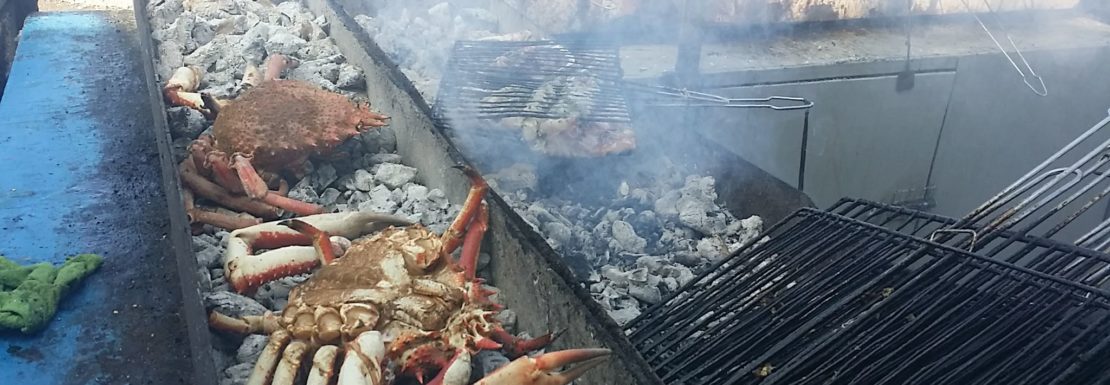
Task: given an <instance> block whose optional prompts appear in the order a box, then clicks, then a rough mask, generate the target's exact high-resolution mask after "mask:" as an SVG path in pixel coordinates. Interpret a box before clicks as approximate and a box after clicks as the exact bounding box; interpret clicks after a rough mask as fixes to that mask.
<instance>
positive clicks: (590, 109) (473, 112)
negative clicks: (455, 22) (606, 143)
mask: <svg viewBox="0 0 1110 385" xmlns="http://www.w3.org/2000/svg"><path fill="white" fill-rule="evenodd" d="M622 76H623V75H622V72H621V67H620V55H619V51H618V48H617V47H616V46H615V45H613V44H611V43H607V42H591V41H586V40H578V39H571V40H565V41H511V42H505V41H458V42H456V43H455V47H454V50H453V53H452V55H451V58H450V60H449V61H448V63H447V70H446V71H445V73H444V76H443V80H442V82H441V84H440V91H439V95H438V96H437V98H436V100H437V102H436V109H437V114H438V115H439V116H440V117H441V118H446V119H450V120H458V119H501V118H509V117H531V118H547V119H558V118H565V117H567V116H568V113H567V110H568V109H569V110H573V111H575V112H577V113H574V114H573V115H575V116H577V117H578V118H579V119H581V120H584V121H598V122H630V121H631V118H630V116H629V112H628V105H627V102H626V100H625V93H624V92H625V91H624V87H623V86H622V83H621V79H622Z"/></svg>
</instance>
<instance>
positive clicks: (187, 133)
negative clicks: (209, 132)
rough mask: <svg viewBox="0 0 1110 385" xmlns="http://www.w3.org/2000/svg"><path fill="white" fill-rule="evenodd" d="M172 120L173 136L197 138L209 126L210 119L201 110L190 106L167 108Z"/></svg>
mask: <svg viewBox="0 0 1110 385" xmlns="http://www.w3.org/2000/svg"><path fill="white" fill-rule="evenodd" d="M167 112H168V113H169V121H170V134H171V135H172V136H173V137H175V138H176V137H184V138H196V137H197V136H200V133H201V132H204V130H205V129H206V128H208V121H207V119H205V118H204V115H201V113H200V111H197V110H194V109H192V108H188V107H172V108H169V109H168V110H167Z"/></svg>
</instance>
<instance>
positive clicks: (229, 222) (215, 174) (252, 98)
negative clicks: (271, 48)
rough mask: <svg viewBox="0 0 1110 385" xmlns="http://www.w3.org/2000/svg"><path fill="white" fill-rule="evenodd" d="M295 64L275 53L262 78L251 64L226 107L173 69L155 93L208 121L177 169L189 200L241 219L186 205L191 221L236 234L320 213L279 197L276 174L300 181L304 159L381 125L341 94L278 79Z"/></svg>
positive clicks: (195, 77)
mask: <svg viewBox="0 0 1110 385" xmlns="http://www.w3.org/2000/svg"><path fill="white" fill-rule="evenodd" d="M296 65H298V63H297V62H296V61H295V60H293V59H291V58H288V57H286V56H283V55H280V54H275V55H271V56H270V57H268V58H267V59H266V66H265V68H266V71H265V76H263V75H262V74H260V73H259V71H258V70H257V69H256V68H255V67H253V66H251V67H248V68H247V71H246V72H245V74H244V76H243V87H244V88H245V89H246V91H244V92H243V93H242V94H241V95H240V96H239V97H238V98H236V99H235V100H233V101H223V100H216V99H214V98H212V97H210V96H209V95H207V94H200V93H196V90H197V87H198V85H199V83H200V72H199V70H197V69H196V68H192V67H181V68H179V69H177V70H176V71H175V72H174V74H173V76H172V77H171V78H170V79H169V80H168V81H167V82H166V86H165V87H164V88H163V94H164V96H165V98H166V99H167V100H168V101H169V103H170V104H173V105H177V106H185V107H189V108H192V109H195V110H198V111H200V112H201V113H202V114H204V115H205V117H207V118H208V119H214V120H215V121H214V122H213V124H212V131H211V134H210V135H209V134H205V135H201V136H200V137H199V138H197V139H196V140H195V141H193V143H192V144H191V145H190V148H189V151H190V153H191V155H192V156H191V157H190V158H189V159H186V160H185V161H184V162H182V163H181V164H180V165H179V170H178V171H179V173H180V174H181V177H182V182H183V184H184V185H185V187H186V188H187V189H189V190H190V194H189V195H188V196H187V198H191V197H192V194H196V195H198V196H200V197H203V198H206V199H208V200H210V201H213V202H216V203H218V204H220V205H223V206H226V207H228V208H230V209H234V210H238V211H241V212H243V213H245V214H248V215H249V216H237V215H227V214H226V213H221V212H212V211H204V210H200V209H196V208H195V207H193V202H191V201H188V200H187V201H186V205H187V208H188V209H189V214H190V218H191V220H192V221H193V223H198V222H200V223H208V224H211V225H215V226H219V227H224V228H227V229H232V230H234V229H238V228H242V227H246V226H249V225H254V224H258V223H260V222H261V221H260V220H258V219H255V218H254V217H261V218H265V219H275V218H277V217H278V216H279V215H280V213H281V211H282V210H284V211H289V212H292V213H295V214H297V215H302V216H303V215H313V214H319V213H322V212H323V208H322V207H320V206H317V205H314V204H309V203H306V202H302V201H298V200H295V199H292V198H289V197H287V196H285V192H287V191H288V184H287V182H286V181H285V180H284V179H283V178H282V177H281V174H283V173H284V174H292V175H293V176H294V177H297V178H300V177H303V176H304V173H305V172H304V166H305V162H306V161H307V160H308V159H309V157H312V156H325V155H329V154H330V153H331V152H332V151H333V150H335V148H336V147H337V146H339V144H341V143H343V142H344V141H346V140H347V139H349V138H350V137H352V136H355V135H358V134H360V133H362V132H363V131H365V130H367V129H372V128H377V127H382V126H385V125H386V120H388V119H389V118H388V117H387V116H384V115H381V114H378V113H375V112H373V111H371V110H370V106H369V104H355V103H352V102H351V101H350V100H348V99H347V98H346V97H345V96H343V95H340V94H338V93H333V92H329V91H325V90H323V89H321V88H320V87H317V86H315V85H312V84H310V83H307V82H303V81H299V80H288V79H279V78H280V76H281V73H282V72H283V71H284V70H285V69H286V68H289V67H293V66H296Z"/></svg>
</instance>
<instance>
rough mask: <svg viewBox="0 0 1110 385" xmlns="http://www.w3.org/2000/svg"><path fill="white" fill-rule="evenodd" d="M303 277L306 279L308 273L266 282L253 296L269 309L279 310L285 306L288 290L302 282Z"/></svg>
mask: <svg viewBox="0 0 1110 385" xmlns="http://www.w3.org/2000/svg"><path fill="white" fill-rule="evenodd" d="M305 279H308V275H299V276H293V277H285V278H282V279H279V280H276V281H271V282H267V283H265V284H263V285H262V287H260V288H259V289H258V293H257V294H255V295H254V298H255V299H257V300H258V302H259V303H261V304H262V305H264V306H266V307H267V308H269V309H270V310H274V311H280V310H281V309H283V308H285V303H286V300H287V298H289V291H290V290H293V287H294V286H297V285H298V284H300V283H301V282H304V280H305Z"/></svg>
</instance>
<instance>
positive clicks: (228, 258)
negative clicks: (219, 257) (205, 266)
mask: <svg viewBox="0 0 1110 385" xmlns="http://www.w3.org/2000/svg"><path fill="white" fill-rule="evenodd" d="M297 220H298V221H299V222H300V223H303V224H305V225H308V226H297V225H294V226H296V227H299V228H300V229H301V230H309V229H311V231H309V232H310V233H313V234H315V233H316V232H322V233H326V234H328V235H333V236H337V237H338V238H340V239H337V238H334V237H333V238H330V240H331V242H333V243H342V241H341V239H342V238H346V239H354V238H358V237H361V236H363V235H365V234H368V233H370V232H372V231H375V230H376V229H378V228H379V227H383V226H388V225H395V226H396V225H400V226H408V225H411V224H412V223H413V222H412V221H410V220H408V219H405V218H401V217H397V216H393V215H387V214H379V213H373V212H348V213H332V214H318V215H310V216H306V217H300V218H297ZM283 222H284V221H273V222H266V223H262V224H258V225H254V226H250V227H244V228H242V229H238V230H235V231H232V232H231V234H230V237H228V242H227V250H226V251H225V252H224V272H225V273H226V274H227V279H228V283H229V284H230V285H231V287H232V288H233V289H235V291H237V292H239V293H246V292H250V291H253V290H254V289H256V288H258V286H260V285H262V284H263V283H266V282H269V281H272V280H275V279H278V278H282V277H287V276H290V275H296V274H301V273H305V272H307V271H309V270H311V269H312V268H313V267H315V266H317V264H318V263H319V262H320V258H321V257H323V256H319V255H318V254H317V247H315V246H314V241H316V245H319V243H318V242H320V239H319V237H314V236H312V235H310V234H306V233H304V232H301V231H298V230H295V229H293V228H290V227H287V226H285V225H282V223H283ZM285 223H287V224H288V223H289V222H285ZM332 246H333V248H334V249H338V250H343V249H345V247H344V246H343V245H332ZM254 249H268V250H269V251H266V252H264V253H260V254H257V255H255V254H253V250H254ZM336 254H339V253H336Z"/></svg>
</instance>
